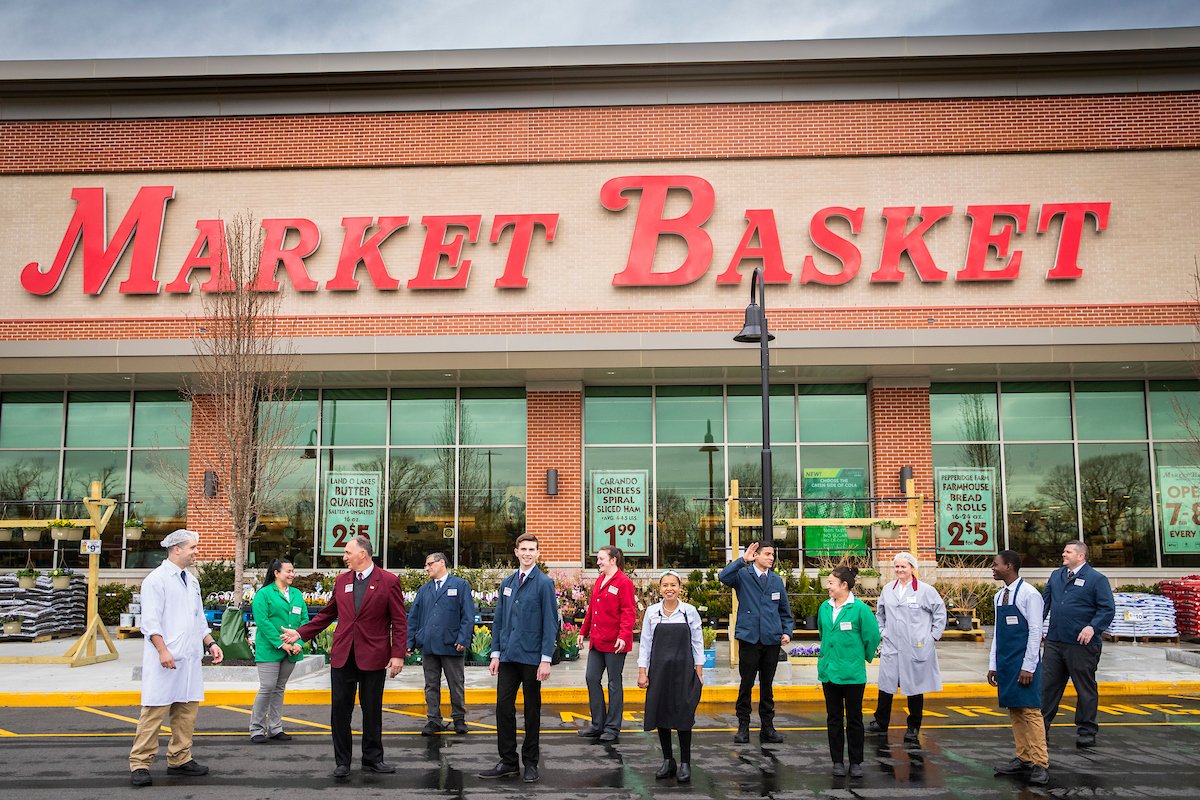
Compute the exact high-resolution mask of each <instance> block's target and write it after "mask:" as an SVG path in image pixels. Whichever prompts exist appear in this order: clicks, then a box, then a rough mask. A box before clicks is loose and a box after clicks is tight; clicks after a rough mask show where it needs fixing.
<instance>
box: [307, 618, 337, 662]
mask: <svg viewBox="0 0 1200 800" xmlns="http://www.w3.org/2000/svg"><path fill="white" fill-rule="evenodd" d="M335 628H337V623H336V622H335V623H333V624H332V625H330V626H329V627H328V628H326V629H325V630H323V631H321V632H320V633H318V634H317V635H316V636H314V637H313V640H312V646H313V650H314V651H316V652H318V653H320V654H321V655H323V656H325V663H326V664H328V663H329V653H330V651H331V650H332V649H333V631H334V629H335Z"/></svg>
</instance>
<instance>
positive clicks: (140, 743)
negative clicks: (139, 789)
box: [129, 702, 200, 772]
mask: <svg viewBox="0 0 1200 800" xmlns="http://www.w3.org/2000/svg"><path fill="white" fill-rule="evenodd" d="M199 710H200V704H199V703H197V702H191V703H172V704H171V705H169V706H142V715H141V717H140V718H139V719H138V726H137V735H136V736H134V739H133V747H132V748H131V749H130V751H129V771H130V772H133V771H134V770H138V769H149V768H150V765H151V764H153V763H154V757H155V756H156V755H157V754H158V730H159V728H160V727H162V724H163V722H164V721H166V719H167V716H168V714H169V715H170V718H171V743H170V744H169V745H168V746H167V766H168V767H178V766H180V765H182V764H186V763H187V762H189V761H191V760H192V732H193V731H194V730H195V729H196V712H197V711H199Z"/></svg>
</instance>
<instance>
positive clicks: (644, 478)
mask: <svg viewBox="0 0 1200 800" xmlns="http://www.w3.org/2000/svg"><path fill="white" fill-rule="evenodd" d="M589 479H590V481H591V492H590V495H591V497H590V498H589V499H590V501H591V502H590V506H591V509H592V520H591V522H592V528H591V530H592V537H591V539H592V543H591V548H590V550H589V552H592V553H595V552H596V551H597V550H599V549H600V548H601V547H603V546H604V545H606V544H611V545H616V546H617V547H619V548H621V550H622V552H624V553H625V555H627V556H648V555H650V549H649V539H648V537H647V536H646V527H647V526H646V520H647V517H646V506H647V499H648V498H647V492H648V485H649V473H648V472H647V471H646V470H644V469H635V470H622V471H618V470H599V469H597V470H592V471H591V472H590V473H589Z"/></svg>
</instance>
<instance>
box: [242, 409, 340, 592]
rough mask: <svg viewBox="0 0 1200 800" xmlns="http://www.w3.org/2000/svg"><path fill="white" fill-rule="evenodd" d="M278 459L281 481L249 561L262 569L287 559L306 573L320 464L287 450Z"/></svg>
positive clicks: (305, 453) (309, 453) (310, 558)
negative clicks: (281, 461)
mask: <svg viewBox="0 0 1200 800" xmlns="http://www.w3.org/2000/svg"><path fill="white" fill-rule="evenodd" d="M314 406H315V403H314ZM280 458H281V459H283V463H282V464H281V465H280V468H281V475H282V477H281V479H280V481H279V484H278V486H277V487H276V490H275V492H274V496H273V498H272V500H271V502H269V503H268V504H267V505H266V506H265V507H264V508H263V513H262V516H261V519H260V523H261V524H260V525H259V527H258V530H257V531H255V534H254V536H253V537H252V538H251V540H250V553H251V556H250V558H251V561H252V563H254V564H255V565H257V566H258V567H261V568H265V567H266V566H267V565H268V564H270V563H271V561H272V560H273V559H276V558H289V559H291V561H292V563H293V564H295V565H296V568H297V569H308V568H310V567H312V566H313V543H314V541H315V537H316V499H315V498H316V492H315V489H314V487H315V482H316V476H317V464H318V463H319V462H318V460H317V458H316V453H315V452H312V451H305V450H301V449H291V450H287V451H285V452H284V453H283V454H281V456H280ZM326 458H328V455H327V456H326Z"/></svg>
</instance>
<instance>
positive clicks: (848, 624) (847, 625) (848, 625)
mask: <svg viewBox="0 0 1200 800" xmlns="http://www.w3.org/2000/svg"><path fill="white" fill-rule="evenodd" d="M838 627H840V628H841V629H842V630H844V631H852V630H854V623H853V622H843V623H842V624H841V625H839V626H838Z"/></svg>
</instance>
